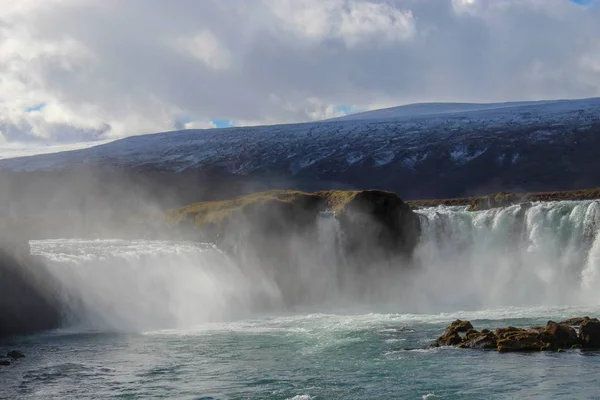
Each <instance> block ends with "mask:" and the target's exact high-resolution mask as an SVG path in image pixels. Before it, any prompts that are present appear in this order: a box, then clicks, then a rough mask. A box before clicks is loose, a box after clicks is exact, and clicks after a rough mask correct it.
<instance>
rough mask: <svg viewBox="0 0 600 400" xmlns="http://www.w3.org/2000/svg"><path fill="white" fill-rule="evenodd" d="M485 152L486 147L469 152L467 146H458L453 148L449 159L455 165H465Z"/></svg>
mask: <svg viewBox="0 0 600 400" xmlns="http://www.w3.org/2000/svg"><path fill="white" fill-rule="evenodd" d="M486 150H487V147H485V148H483V149H478V150H475V151H471V150H469V149H468V148H467V146H465V145H459V146H456V147H454V149H453V150H452V151H451V152H450V158H451V159H452V161H454V162H455V163H456V164H461V165H462V164H466V163H468V162H469V161H471V160H473V159H475V158H477V157H479V156H480V155H482V154H483V153H485V151H486Z"/></svg>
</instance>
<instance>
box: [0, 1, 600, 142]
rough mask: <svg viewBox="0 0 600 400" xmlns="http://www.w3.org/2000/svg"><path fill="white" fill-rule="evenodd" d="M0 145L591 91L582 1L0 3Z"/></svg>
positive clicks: (593, 31) (589, 6)
mask: <svg viewBox="0 0 600 400" xmlns="http://www.w3.org/2000/svg"><path fill="white" fill-rule="evenodd" d="M0 9H1V10H2V12H1V13H0V147H3V148H7V147H10V146H28V145H34V144H40V143H42V144H45V145H54V144H73V143H85V142H90V141H95V140H103V141H104V140H110V139H114V138H117V137H122V136H129V135H138V134H144V133H151V132H161V131H168V130H175V129H185V128H209V127H219V128H224V127H230V126H241V125H258V124H274V123H288V122H301V121H314V120H320V119H325V118H331V117H336V116H341V115H345V114H348V113H351V112H357V111H364V110H371V109H377V108H382V107H390V106H395V105H401V104H407V103H415V102H427V101H473V102H493V101H509V100H540V99H556V98H583V97H594V96H600V40H599V38H600V4H598V6H597V5H596V1H594V0H177V1H164V0H127V1H122V0H44V1H43V2H42V1H39V0H20V1H14V0H0Z"/></svg>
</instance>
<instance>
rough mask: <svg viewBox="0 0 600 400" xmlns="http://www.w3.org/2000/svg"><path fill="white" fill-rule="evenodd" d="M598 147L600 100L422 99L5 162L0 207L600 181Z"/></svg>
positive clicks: (549, 186) (539, 187) (122, 207)
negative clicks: (329, 116) (332, 116)
mask: <svg viewBox="0 0 600 400" xmlns="http://www.w3.org/2000/svg"><path fill="white" fill-rule="evenodd" d="M598 154H600V98H593V99H583V100H560V101H546V102H518V103H500V104H452V103H448V104H444V103H440V104H416V105H409V106H402V107H397V108H392V109H387V110H377V111H371V112H368V113H363V114H356V115H353V116H348V117H344V118H341V119H337V120H330V121H323V122H314V123H303V124H289V125H273V126H258V127H241V128H229V129H207V130H184V131H176V132H166V133H159V134H152V135H143V136H134V137H129V138H126V139H122V140H117V141H114V142H111V143H108V144H104V145H100V146H96V147H92V148H87V149H82V150H75V151H68V152H62V153H54V154H44V155H38V156H31V157H21V158H13V159H4V160H0V204H2V205H3V206H0V208H1V207H6V205H7V204H10V207H11V212H12V213H16V214H17V215H22V214H23V213H26V214H27V215H28V217H31V213H30V211H28V210H35V211H36V212H38V211H39V212H40V213H46V214H47V213H54V214H55V215H59V214H61V213H66V212H67V211H68V212H71V213H73V212H75V211H73V210H79V211H78V212H79V213H84V212H86V211H85V210H93V211H94V213H96V214H97V215H104V217H103V218H109V217H108V216H110V215H113V217H114V218H119V219H122V218H123V214H125V215H127V211H126V209H127V207H139V203H140V200H139V197H140V196H142V197H143V198H144V200H145V201H148V202H149V203H150V202H156V203H157V204H159V205H160V206H161V207H163V206H164V207H177V206H179V205H183V204H188V203H191V202H194V201H201V200H211V199H220V198H230V197H232V196H236V195H241V194H246V193H249V192H253V191H258V190H269V189H299V190H303V191H318V190H328V189H381V190H389V191H393V192H395V193H398V195H399V196H400V197H401V198H403V199H405V200H413V199H431V198H453V197H469V196H476V195H481V194H488V193H494V192H499V191H511V192H541V191H555V190H572V189H582V188H590V187H599V186H600V174H598V171H600V157H598ZM115 205H118V207H119V212H120V214H119V217H116V216H115V215H116V214H115V208H114V206H115ZM15 210H16V211H15ZM57 210H58V211H57ZM63 210H67V211H63ZM102 210H104V211H102ZM0 211H1V210H0ZM61 215H62V214H61ZM69 215H70V214H69ZM63 219H64V218H63ZM91 225H93V224H91Z"/></svg>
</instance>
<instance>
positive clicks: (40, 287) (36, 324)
mask: <svg viewBox="0 0 600 400" xmlns="http://www.w3.org/2000/svg"><path fill="white" fill-rule="evenodd" d="M3 233H4V234H5V235H6V234H11V235H13V236H11V237H10V238H0V338H1V337H5V336H9V335H16V334H27V333H35V332H39V331H42V330H46V329H53V328H57V327H58V326H59V325H60V321H61V314H60V307H59V301H58V284H57V283H56V282H55V281H54V280H53V279H52V277H51V276H50V274H49V273H48V271H47V270H46V267H45V265H43V264H42V263H41V262H39V261H38V260H37V259H35V258H34V257H32V256H31V255H30V254H29V249H28V243H27V242H25V243H23V242H22V241H20V240H17V239H16V238H17V237H18V236H17V235H14V234H15V231H13V232H3Z"/></svg>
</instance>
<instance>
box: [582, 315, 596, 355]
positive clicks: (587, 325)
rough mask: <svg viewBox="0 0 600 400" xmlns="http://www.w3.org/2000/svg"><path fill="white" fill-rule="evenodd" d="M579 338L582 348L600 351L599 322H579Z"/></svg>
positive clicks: (593, 320)
mask: <svg viewBox="0 0 600 400" xmlns="http://www.w3.org/2000/svg"><path fill="white" fill-rule="evenodd" d="M579 337H580V339H581V344H582V345H583V347H584V348H589V349H600V321H599V320H598V319H597V318H590V319H586V320H585V321H583V322H581V326H580V327H579Z"/></svg>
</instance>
